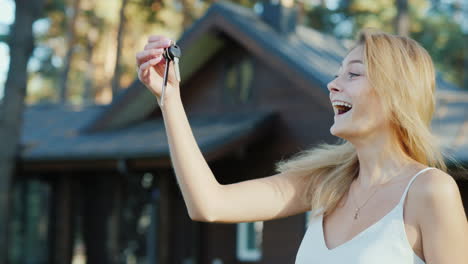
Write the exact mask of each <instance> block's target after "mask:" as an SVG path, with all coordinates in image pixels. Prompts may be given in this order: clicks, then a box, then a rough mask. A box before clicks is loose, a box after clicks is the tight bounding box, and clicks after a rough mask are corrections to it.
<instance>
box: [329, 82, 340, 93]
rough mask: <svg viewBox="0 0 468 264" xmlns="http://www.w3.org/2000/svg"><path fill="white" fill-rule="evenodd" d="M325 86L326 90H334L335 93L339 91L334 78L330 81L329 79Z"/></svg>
mask: <svg viewBox="0 0 468 264" xmlns="http://www.w3.org/2000/svg"><path fill="white" fill-rule="evenodd" d="M327 88H328V91H330V93H334V92H335V93H336V92H339V91H341V88H340V87H339V86H338V85H337V83H336V79H333V80H332V81H330V82H329V83H328V84H327Z"/></svg>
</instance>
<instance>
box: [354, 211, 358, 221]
mask: <svg viewBox="0 0 468 264" xmlns="http://www.w3.org/2000/svg"><path fill="white" fill-rule="evenodd" d="M358 215H359V208H356V213H355V214H354V220H356V219H358Z"/></svg>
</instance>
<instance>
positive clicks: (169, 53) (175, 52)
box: [161, 44, 181, 106]
mask: <svg viewBox="0 0 468 264" xmlns="http://www.w3.org/2000/svg"><path fill="white" fill-rule="evenodd" d="M180 56H181V51H180V48H179V46H177V45H175V44H172V45H171V46H170V47H169V48H165V49H164V52H163V57H164V59H165V60H166V66H165V69H164V79H163V85H162V95H161V106H163V105H164V93H165V90H166V86H167V79H168V75H169V67H170V62H171V61H172V62H173V63H174V71H175V76H176V79H177V81H178V82H180V70H179V58H180Z"/></svg>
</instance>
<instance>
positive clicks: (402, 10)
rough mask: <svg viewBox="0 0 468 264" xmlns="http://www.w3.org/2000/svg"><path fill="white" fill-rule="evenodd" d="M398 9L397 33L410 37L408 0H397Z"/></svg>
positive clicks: (396, 18)
mask: <svg viewBox="0 0 468 264" xmlns="http://www.w3.org/2000/svg"><path fill="white" fill-rule="evenodd" d="M396 7H397V15H396V17H395V32H396V33H397V34H398V35H400V36H409V30H410V28H409V27H410V21H409V14H408V0H396Z"/></svg>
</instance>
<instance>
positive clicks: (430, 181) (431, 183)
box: [412, 169, 461, 206]
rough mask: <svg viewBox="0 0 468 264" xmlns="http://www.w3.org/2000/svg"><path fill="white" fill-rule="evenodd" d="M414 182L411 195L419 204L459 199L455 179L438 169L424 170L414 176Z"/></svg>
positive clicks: (429, 204)
mask: <svg viewBox="0 0 468 264" xmlns="http://www.w3.org/2000/svg"><path fill="white" fill-rule="evenodd" d="M414 183H415V184H413V185H414V186H412V195H413V197H414V198H416V200H417V201H418V204H419V205H421V206H423V205H427V206H431V205H434V203H446V202H450V201H453V200H454V199H455V200H456V199H458V198H460V199H461V197H460V190H459V188H458V185H457V182H456V181H455V179H454V178H453V177H452V176H451V175H449V174H447V173H446V172H443V171H441V170H439V169H432V170H428V171H425V172H424V173H422V174H421V175H419V176H418V177H417V178H416V180H415V182H414Z"/></svg>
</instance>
